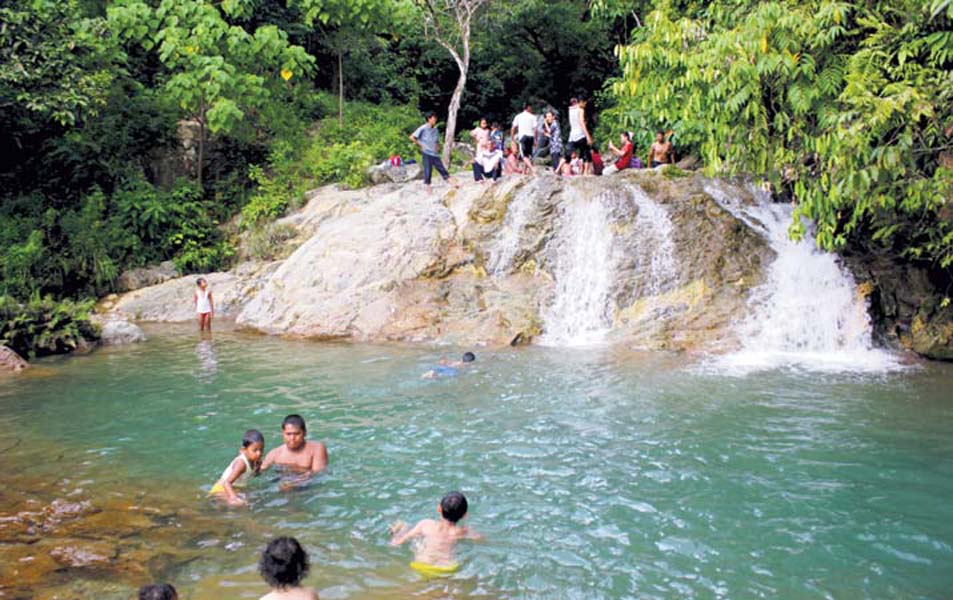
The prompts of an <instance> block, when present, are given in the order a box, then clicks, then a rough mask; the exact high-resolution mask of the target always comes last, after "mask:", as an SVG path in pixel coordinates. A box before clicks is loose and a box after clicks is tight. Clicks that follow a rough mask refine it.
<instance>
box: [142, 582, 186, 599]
mask: <svg viewBox="0 0 953 600" xmlns="http://www.w3.org/2000/svg"><path fill="white" fill-rule="evenodd" d="M138 597H139V600H179V593H178V592H176V591H175V588H174V587H172V586H171V585H169V584H168V583H153V584H150V585H144V586H142V587H141V588H139V595H138Z"/></svg>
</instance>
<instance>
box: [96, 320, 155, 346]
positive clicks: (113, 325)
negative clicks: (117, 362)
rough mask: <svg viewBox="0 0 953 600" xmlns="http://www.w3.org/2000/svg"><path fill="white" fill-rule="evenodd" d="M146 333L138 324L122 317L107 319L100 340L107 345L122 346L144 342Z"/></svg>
mask: <svg viewBox="0 0 953 600" xmlns="http://www.w3.org/2000/svg"><path fill="white" fill-rule="evenodd" d="M145 339H146V334H145V333H143V332H142V329H140V328H139V327H138V326H137V325H133V324H132V323H130V322H129V321H123V320H121V319H111V320H109V321H106V322H105V323H104V324H103V327H102V334H101V337H100V341H101V342H102V343H103V344H104V345H107V346H121V345H123V344H135V343H136V342H143V341H145Z"/></svg>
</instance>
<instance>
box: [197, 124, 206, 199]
mask: <svg viewBox="0 0 953 600" xmlns="http://www.w3.org/2000/svg"><path fill="white" fill-rule="evenodd" d="M204 165H205V119H203V118H202V117H199V156H198V168H197V169H196V172H197V174H198V180H199V189H202V167H203V166H204Z"/></svg>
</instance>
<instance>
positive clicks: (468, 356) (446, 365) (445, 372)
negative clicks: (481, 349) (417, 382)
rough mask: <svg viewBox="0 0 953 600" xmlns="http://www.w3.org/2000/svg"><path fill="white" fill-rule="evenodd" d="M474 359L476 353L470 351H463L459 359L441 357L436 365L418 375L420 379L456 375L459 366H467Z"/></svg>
mask: <svg viewBox="0 0 953 600" xmlns="http://www.w3.org/2000/svg"><path fill="white" fill-rule="evenodd" d="M475 360H476V355H475V354H473V353H472V352H464V353H463V357H462V358H461V359H460V360H448V359H446V358H443V359H441V360H440V362H438V363H437V366H436V367H434V368H433V369H431V370H429V371H427V372H426V373H424V374H423V375H421V376H420V378H421V379H436V378H437V377H456V376H457V375H459V374H460V368H461V367H465V366H468V365H469V364H470V363H472V362H473V361H475Z"/></svg>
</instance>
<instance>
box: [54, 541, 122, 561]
mask: <svg viewBox="0 0 953 600" xmlns="http://www.w3.org/2000/svg"><path fill="white" fill-rule="evenodd" d="M52 544H53V547H52V548H51V549H50V551H49V554H50V557H52V558H53V560H55V561H56V562H57V563H59V564H60V565H62V566H64V567H71V568H83V567H103V568H105V567H109V566H110V563H111V562H112V560H113V559H114V558H116V556H118V554H119V549H118V548H117V547H116V546H115V545H114V544H111V543H109V542H106V541H103V540H95V541H93V540H79V539H76V540H70V539H65V540H56V541H55V542H53V543H52Z"/></svg>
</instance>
